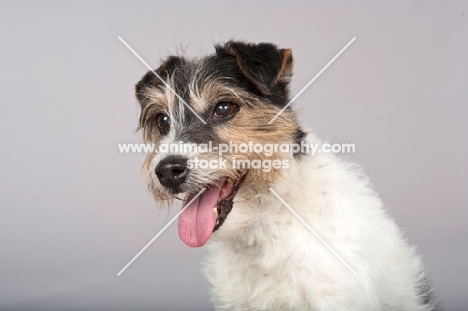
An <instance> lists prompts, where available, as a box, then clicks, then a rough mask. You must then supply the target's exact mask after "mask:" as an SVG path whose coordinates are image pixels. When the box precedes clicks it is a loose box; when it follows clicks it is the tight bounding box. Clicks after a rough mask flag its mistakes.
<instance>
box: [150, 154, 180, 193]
mask: <svg viewBox="0 0 468 311" xmlns="http://www.w3.org/2000/svg"><path fill="white" fill-rule="evenodd" d="M155 173H156V176H158V179H159V182H160V183H161V185H163V186H164V187H167V188H177V187H178V186H180V185H181V184H183V183H184V182H185V178H186V177H187V173H188V168H187V159H186V158H183V157H179V156H168V157H167V158H165V159H163V160H161V161H160V162H159V164H158V165H157V166H156V169H155Z"/></svg>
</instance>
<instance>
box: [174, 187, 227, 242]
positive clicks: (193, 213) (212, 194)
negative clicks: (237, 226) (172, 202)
mask: <svg viewBox="0 0 468 311" xmlns="http://www.w3.org/2000/svg"><path fill="white" fill-rule="evenodd" d="M223 183H224V180H223V181H221V182H220V183H219V184H218V185H216V186H213V187H211V188H209V189H206V190H205V191H204V192H203V193H202V194H201V195H200V196H199V197H198V198H196V199H195V201H193V202H192V203H191V204H190V205H189V206H188V207H187V208H186V209H185V210H184V211H183V212H182V214H180V216H179V237H180V239H181V240H182V241H184V243H185V244H187V245H188V246H190V247H200V246H203V245H204V244H205V243H206V242H207V241H208V239H209V238H210V236H211V233H212V232H213V229H214V227H215V226H216V217H215V215H214V212H213V208H214V207H215V206H216V205H217V203H218V198H219V193H220V192H221V187H222V185H223ZM192 198H193V196H190V197H189V198H188V200H187V202H190V200H192Z"/></svg>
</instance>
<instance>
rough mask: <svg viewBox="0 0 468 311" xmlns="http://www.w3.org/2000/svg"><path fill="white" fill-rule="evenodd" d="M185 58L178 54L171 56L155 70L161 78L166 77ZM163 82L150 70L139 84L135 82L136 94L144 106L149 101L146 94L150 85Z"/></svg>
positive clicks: (157, 84)
mask: <svg viewBox="0 0 468 311" xmlns="http://www.w3.org/2000/svg"><path fill="white" fill-rule="evenodd" d="M183 62H184V59H183V58H181V57H178V56H169V57H168V58H167V60H165V61H163V62H161V65H160V66H159V68H158V69H156V70H154V71H155V72H156V73H157V74H158V75H159V76H160V77H161V78H163V79H166V78H167V77H169V76H170V75H171V74H172V73H173V72H174V71H175V70H176V68H177V67H179V66H181V65H182V64H183ZM162 84H163V83H162V82H161V80H160V79H159V78H158V77H157V76H156V75H155V74H154V73H153V72H152V71H151V70H150V71H148V72H147V73H146V74H145V75H144V76H143V78H141V80H140V81H138V83H137V84H135V96H136V98H137V99H138V101H139V102H140V105H141V106H142V107H144V106H145V105H146V102H147V97H146V95H145V89H146V88H148V87H153V88H156V87H158V86H160V85H162Z"/></svg>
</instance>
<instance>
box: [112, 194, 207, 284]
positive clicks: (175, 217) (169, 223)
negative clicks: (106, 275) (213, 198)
mask: <svg viewBox="0 0 468 311" xmlns="http://www.w3.org/2000/svg"><path fill="white" fill-rule="evenodd" d="M205 189H206V188H203V189H202V190H200V192H198V193H197V195H196V196H194V197H193V199H192V200H190V202H188V203H187V204H186V205H185V206H184V208H183V209H181V210H180V212H178V213H177V215H175V216H174V218H172V219H171V221H169V222H168V223H167V225H165V226H164V228H162V229H161V231H159V233H158V234H156V236H155V237H154V238H153V239H151V241H149V243H148V244H146V246H145V247H143V249H142V250H141V251H140V252H139V253H138V254H136V256H135V257H133V259H132V260H130V262H129V263H128V264H127V265H126V266H125V267H124V268H123V269H122V270H120V272H119V273H117V276H120V275H121V274H122V272H124V271H125V269H127V268H128V266H130V265H131V264H132V262H134V261H135V259H137V258H138V256H140V255H141V253H143V252H144V251H145V249H147V248H148V246H150V245H151V243H153V242H154V240H156V239H157V238H158V237H159V236H160V235H161V233H163V232H164V230H166V229H167V227H169V226H170V225H171V224H172V223H173V222H174V220H176V219H177V217H179V216H180V214H182V213H183V211H185V209H186V208H187V207H188V206H189V205H190V204H192V202H193V201H195V199H196V198H198V196H199V195H200V194H202V192H203V191H205Z"/></svg>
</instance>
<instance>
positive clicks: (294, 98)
mask: <svg viewBox="0 0 468 311" xmlns="http://www.w3.org/2000/svg"><path fill="white" fill-rule="evenodd" d="M354 40H356V37H354V38H353V39H351V41H349V42H348V44H346V46H345V47H344V48H342V49H341V51H340V52H338V54H336V55H335V57H333V58H332V60H331V61H329V62H328V64H326V65H325V67H323V69H322V70H320V71H319V73H318V74H316V75H315V77H313V78H312V80H310V81H309V83H307V84H306V86H304V87H303V88H302V90H300V92H299V93H297V94H296V96H294V97H293V99H291V100H290V101H289V103H288V104H287V105H286V106H284V108H283V109H281V111H280V112H278V113H277V114H276V116H274V117H273V119H271V120H270V122H268V124H271V123H273V121H275V120H276V118H278V117H279V115H280V114H282V113H283V112H284V111H285V110H286V108H288V107H289V105H291V104H292V102H293V101H295V100H296V98H298V97H299V95H301V94H302V92H304V91H305V90H306V89H307V88H308V87H309V86H310V85H311V84H312V82H314V81H315V79H317V78H318V77H319V76H320V75H321V74H322V72H324V71H325V69H327V68H328V66H330V65H331V64H332V63H333V62H334V61H335V59H337V58H338V56H340V54H341V53H343V52H344V51H345V50H346V49H347V48H348V46H350V45H351V43H353V41H354Z"/></svg>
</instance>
